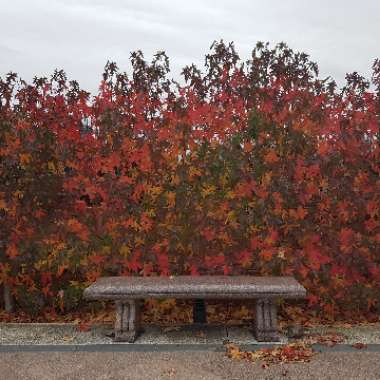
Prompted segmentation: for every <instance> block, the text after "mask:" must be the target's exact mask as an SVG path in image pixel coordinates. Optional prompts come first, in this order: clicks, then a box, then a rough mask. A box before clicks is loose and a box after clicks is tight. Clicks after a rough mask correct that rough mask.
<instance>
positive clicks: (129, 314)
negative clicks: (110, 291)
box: [115, 300, 140, 343]
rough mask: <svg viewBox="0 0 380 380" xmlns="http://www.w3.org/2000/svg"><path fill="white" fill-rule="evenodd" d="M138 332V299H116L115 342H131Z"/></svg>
mask: <svg viewBox="0 0 380 380" xmlns="http://www.w3.org/2000/svg"><path fill="white" fill-rule="evenodd" d="M139 332H140V300H129V301H116V320H115V342H129V343H133V342H134V341H135V340H136V338H137V336H138V334H139Z"/></svg>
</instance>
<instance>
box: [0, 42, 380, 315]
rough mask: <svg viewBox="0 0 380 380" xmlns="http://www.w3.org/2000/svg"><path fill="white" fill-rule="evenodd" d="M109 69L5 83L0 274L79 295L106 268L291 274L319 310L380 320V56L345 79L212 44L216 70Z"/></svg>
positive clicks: (280, 53) (17, 291)
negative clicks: (95, 89) (94, 79)
mask: <svg viewBox="0 0 380 380" xmlns="http://www.w3.org/2000/svg"><path fill="white" fill-rule="evenodd" d="M131 63H132V72H131V74H130V75H127V74H126V73H124V72H121V71H120V70H119V69H118V68H117V66H116V64H115V63H112V62H109V63H108V64H107V65H106V67H105V72H104V74H103V79H102V81H101V84H100V87H99V93H98V94H97V95H96V96H94V97H92V98H91V97H90V94H88V93H86V92H85V91H83V90H81V89H80V88H79V86H78V84H77V83H76V82H74V81H71V82H69V81H68V80H67V78H66V76H65V74H64V73H63V72H61V71H57V72H55V73H54V75H53V76H52V77H51V78H49V79H46V78H35V80H34V81H33V83H32V84H27V83H25V82H24V81H22V80H21V79H19V78H18V77H17V76H16V75H15V74H9V75H8V76H6V77H5V78H3V79H2V80H1V81H0V163H1V166H0V174H1V180H0V218H1V219H0V221H1V227H2V228H1V229H0V234H1V236H0V240H1V242H2V248H0V249H1V251H0V283H2V284H3V286H4V287H5V288H7V289H11V292H12V295H13V297H14V298H15V300H16V302H17V304H18V306H19V307H21V308H22V309H24V310H26V311H29V312H35V313H39V312H41V311H43V310H45V311H46V310H48V311H50V312H51V313H54V312H56V311H59V312H65V311H69V310H70V309H73V308H75V307H77V306H78V305H79V303H80V300H81V292H82V290H83V288H84V287H85V286H87V285H88V284H89V283H91V282H92V281H94V280H95V279H96V278H97V277H98V276H101V275H126V276H129V275H135V276H136V275H139V276H154V275H163V276H167V275H179V274H193V275H202V274H225V275H234V274H254V275H268V274H272V275H293V276H295V277H296V278H297V279H298V280H299V281H300V282H301V283H302V284H303V285H304V286H305V287H306V288H307V289H308V293H309V298H308V303H309V307H310V308H311V309H312V310H315V311H316V312H318V313H321V314H324V315H330V316H332V317H337V316H341V317H349V316H354V315H358V314H361V315H366V316H371V315H373V314H374V313H377V312H378V308H379V305H378V294H379V290H380V285H379V281H378V278H379V274H380V255H379V254H380V221H379V218H380V215H379V213H380V212H379V210H380V179H379V174H380V147H379V141H380V140H379V139H380V130H379V117H380V62H379V61H378V60H377V61H375V63H374V65H373V77H372V79H371V82H369V81H367V80H366V79H365V78H362V77H360V76H359V75H358V74H357V73H353V74H350V75H347V77H346V84H345V86H344V87H343V88H342V89H338V88H337V86H336V84H335V82H334V81H333V80H331V79H329V78H327V79H320V78H319V76H318V67H317V65H316V64H315V63H313V62H311V61H310V60H309V58H308V56H307V55H306V54H304V53H297V52H294V51H293V50H291V49H290V48H289V47H288V46H287V45H286V44H284V43H281V44H279V45H277V46H276V47H274V48H273V49H272V48H271V47H270V46H269V45H268V44H263V43H258V44H257V45H256V47H255V49H254V50H253V52H252V56H251V58H250V59H249V60H248V61H247V62H242V61H241V60H240V58H239V56H238V55H237V53H236V51H235V49H234V45H233V44H225V43H223V41H221V42H215V43H214V44H213V45H212V47H211V51H210V53H209V54H208V55H207V56H206V65H205V72H204V73H202V72H201V70H200V69H199V68H197V67H196V66H195V65H190V66H187V67H185V68H184V69H183V72H182V75H183V82H184V83H183V84H179V83H177V82H176V81H174V80H173V79H171V78H170V77H169V73H170V68H169V62H168V58H167V56H166V55H165V53H163V52H159V53H157V54H156V55H155V56H154V58H153V60H152V62H150V63H149V62H147V61H146V60H145V59H144V57H143V55H142V53H141V52H139V51H138V52H135V53H132V55H131Z"/></svg>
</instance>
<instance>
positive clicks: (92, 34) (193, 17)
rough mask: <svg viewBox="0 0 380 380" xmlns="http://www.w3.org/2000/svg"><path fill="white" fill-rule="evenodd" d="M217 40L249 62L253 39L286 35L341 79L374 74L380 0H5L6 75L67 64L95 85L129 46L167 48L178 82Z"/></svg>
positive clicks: (73, 75)
mask: <svg viewBox="0 0 380 380" xmlns="http://www.w3.org/2000/svg"><path fill="white" fill-rule="evenodd" d="M221 38H223V39H224V40H225V41H226V42H229V41H234V42H235V45H236V48H237V51H238V53H239V55H240V56H241V58H243V59H244V60H245V59H248V58H249V55H250V52H251V51H252V48H253V47H254V45H255V44H256V42H257V41H264V42H266V41H269V42H270V43H277V42H280V41H285V42H286V43H288V45H289V46H290V47H292V48H293V49H295V50H301V51H305V52H306V53H308V54H310V56H311V59H312V60H314V61H316V62H317V63H318V64H319V67H320V71H321V75H322V76H327V75H331V76H333V77H334V78H335V79H336V80H337V81H338V83H340V84H342V83H343V79H344V76H345V73H346V72H352V71H359V72H360V73H361V74H363V75H365V76H367V77H369V76H370V73H371V66H372V63H373V61H374V59H375V58H376V57H380V43H379V40H380V1H379V0H361V1H357V0H318V1H313V2H312V1H309V0H232V1H231V0H213V1H211V0H186V1H185V0H32V1H30V0H0V76H3V75H4V74H5V73H7V72H9V71H11V70H12V71H15V72H17V73H19V74H20V75H21V76H22V77H23V78H24V79H26V80H31V79H32V78H33V76H35V75H37V76H47V75H49V74H51V73H52V72H53V71H54V69H55V68H59V69H61V68H62V69H64V70H65V71H66V72H67V74H68V76H69V78H70V79H77V80H78V81H79V83H80V85H81V86H82V87H83V88H84V89H86V90H89V91H92V92H96V91H97V87H98V84H99V81H100V78H101V73H102V70H103V67H104V65H105V63H106V62H107V60H115V61H116V62H117V63H118V65H119V67H121V68H122V69H123V70H124V69H125V70H127V69H128V60H129V55H130V52H131V51H133V50H137V49H140V50H142V51H143V53H144V55H145V57H146V58H148V59H151V57H152V54H153V53H154V52H156V51H158V50H165V51H166V53H167V54H168V55H169V57H170V62H171V67H172V73H173V76H174V77H175V78H176V79H178V76H179V72H180V69H181V68H182V67H183V66H185V65H186V64H190V63H192V62H194V63H196V64H199V65H203V62H204V55H205V54H206V53H207V52H208V49H209V47H210V45H211V43H212V42H213V41H214V40H219V39H221Z"/></svg>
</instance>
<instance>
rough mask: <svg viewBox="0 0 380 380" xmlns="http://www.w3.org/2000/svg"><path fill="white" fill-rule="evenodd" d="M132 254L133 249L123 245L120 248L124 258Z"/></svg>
mask: <svg viewBox="0 0 380 380" xmlns="http://www.w3.org/2000/svg"><path fill="white" fill-rule="evenodd" d="M130 253H131V249H130V248H129V247H128V246H127V245H125V244H123V245H122V246H121V248H120V254H121V255H122V256H124V257H127V256H129V254H130Z"/></svg>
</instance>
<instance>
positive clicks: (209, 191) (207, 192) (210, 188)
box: [202, 185, 216, 198]
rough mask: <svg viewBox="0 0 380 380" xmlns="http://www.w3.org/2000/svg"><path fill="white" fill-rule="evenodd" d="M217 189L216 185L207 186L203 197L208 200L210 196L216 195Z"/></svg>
mask: <svg viewBox="0 0 380 380" xmlns="http://www.w3.org/2000/svg"><path fill="white" fill-rule="evenodd" d="M215 190H216V187H215V186H214V185H208V186H205V187H204V188H203V189H202V197H203V198H206V197H207V196H208V195H211V194H213V193H215Z"/></svg>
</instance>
